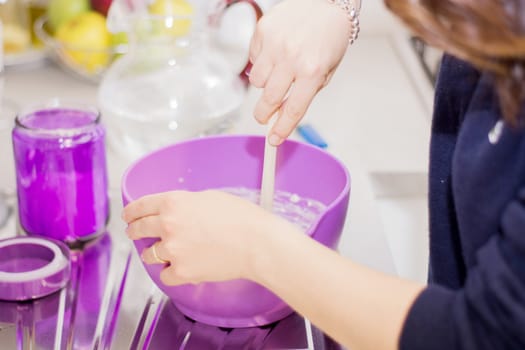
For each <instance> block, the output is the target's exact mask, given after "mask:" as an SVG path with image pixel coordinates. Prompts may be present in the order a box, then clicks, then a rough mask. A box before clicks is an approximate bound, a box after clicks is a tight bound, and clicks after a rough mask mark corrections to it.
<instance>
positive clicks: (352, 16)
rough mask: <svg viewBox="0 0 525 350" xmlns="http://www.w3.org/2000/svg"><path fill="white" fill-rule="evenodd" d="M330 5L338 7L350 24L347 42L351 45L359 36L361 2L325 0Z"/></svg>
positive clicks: (354, 0)
mask: <svg viewBox="0 0 525 350" xmlns="http://www.w3.org/2000/svg"><path fill="white" fill-rule="evenodd" d="M325 1H328V2H329V3H330V4H332V5H334V6H337V7H339V9H340V10H341V11H343V12H344V14H345V16H346V18H347V20H348V21H349V23H350V31H349V37H348V41H349V44H350V45H351V44H353V43H354V42H355V41H356V40H357V37H358V35H359V31H360V28H359V11H360V10H361V0H325Z"/></svg>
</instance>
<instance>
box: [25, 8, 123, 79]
mask: <svg viewBox="0 0 525 350" xmlns="http://www.w3.org/2000/svg"><path fill="white" fill-rule="evenodd" d="M34 30H35V33H36V35H37V37H38V38H39V39H40V40H41V41H42V42H43V43H44V46H45V47H46V49H47V51H48V53H49V54H50V56H51V58H52V59H53V60H54V61H55V62H56V63H57V64H58V65H59V66H60V67H61V68H63V69H64V70H65V71H67V72H69V73H72V74H73V75H75V76H77V77H81V78H83V79H86V80H89V81H92V82H99V81H100V80H101V78H102V76H103V75H104V73H105V72H106V70H107V69H108V68H109V66H111V64H112V63H113V62H114V61H115V60H116V59H118V58H119V57H120V56H122V55H123V54H125V53H126V52H127V48H128V47H127V45H126V44H120V45H115V46H112V47H109V48H107V49H103V50H98V49H85V48H80V47H75V46H74V45H68V44H65V43H62V42H60V41H58V40H57V39H55V38H54V37H53V36H52V35H51V34H50V31H49V26H48V19H47V16H42V17H39V18H38V19H37V20H36V21H35V25H34Z"/></svg>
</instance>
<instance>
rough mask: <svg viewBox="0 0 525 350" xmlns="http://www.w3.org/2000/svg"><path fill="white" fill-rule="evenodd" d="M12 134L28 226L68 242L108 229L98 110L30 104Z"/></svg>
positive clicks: (22, 216) (24, 225) (20, 198)
mask: <svg viewBox="0 0 525 350" xmlns="http://www.w3.org/2000/svg"><path fill="white" fill-rule="evenodd" d="M12 138H13V150H14V155H15V165H16V175H17V190H18V215H19V219H20V224H21V226H22V228H23V229H24V231H25V232H27V233H28V234H29V235H40V236H45V237H50V238H54V239H57V240H61V241H66V242H75V241H78V240H87V239H91V238H93V237H94V236H97V235H99V234H101V233H103V232H104V230H105V226H106V222H107V219H108V216H109V200H108V180H107V170H106V154H105V140H104V138H105V131H104V128H103V126H102V125H101V124H100V114H99V112H98V110H97V109H96V108H92V107H88V106H82V105H55V106H52V107H37V108H31V109H26V110H25V111H22V113H20V114H19V115H18V116H17V118H16V125H15V128H14V129H13V133H12Z"/></svg>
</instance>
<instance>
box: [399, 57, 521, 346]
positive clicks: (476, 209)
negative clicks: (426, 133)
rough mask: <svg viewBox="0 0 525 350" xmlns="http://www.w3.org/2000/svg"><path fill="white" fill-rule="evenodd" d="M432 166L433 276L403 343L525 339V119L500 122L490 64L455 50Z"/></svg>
mask: <svg viewBox="0 0 525 350" xmlns="http://www.w3.org/2000/svg"><path fill="white" fill-rule="evenodd" d="M524 114H525V108H523V109H522V111H521V118H524V117H525V115H524ZM429 174H430V179H429V210H430V266H429V286H428V287H427V288H426V289H425V290H424V291H423V292H422V293H421V294H420V295H419V296H418V298H417V299H416V301H415V303H414V305H413V306H412V307H411V310H410V311H409V314H408V317H407V319H406V321H405V324H404V327H403V331H402V334H401V338H400V348H401V349H428V350H432V349H436V350H451V349H475V350H483V349H525V129H524V128H523V127H512V126H510V125H508V124H506V123H504V122H503V120H502V117H501V113H500V110H499V104H498V99H497V97H496V94H495V92H494V89H493V85H492V83H491V77H490V76H489V74H482V73H480V72H478V71H476V70H475V69H474V68H472V67H471V66H469V65H468V64H466V63H464V62H462V61H459V60H457V59H455V58H453V57H450V56H445V57H444V59H443V62H442V65H441V68H440V73H439V78H438V82H437V85H436V96H435V107H434V116H433V124H432V138H431V145H430V171H429Z"/></svg>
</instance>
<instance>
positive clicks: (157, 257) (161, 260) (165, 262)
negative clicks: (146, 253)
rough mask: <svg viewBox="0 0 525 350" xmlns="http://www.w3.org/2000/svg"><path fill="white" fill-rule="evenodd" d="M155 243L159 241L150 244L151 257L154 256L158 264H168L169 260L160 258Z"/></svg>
mask: <svg viewBox="0 0 525 350" xmlns="http://www.w3.org/2000/svg"><path fill="white" fill-rule="evenodd" d="M157 243H159V242H155V243H154V244H153V245H152V246H151V253H153V257H154V258H155V260H157V261H158V262H159V263H160V264H163V265H166V264H169V263H170V262H169V261H168V260H164V259H162V258H161V257H160V256H159V255H158V254H157Z"/></svg>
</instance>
